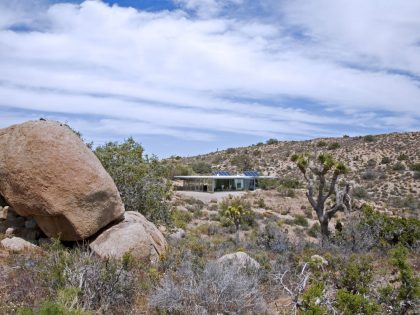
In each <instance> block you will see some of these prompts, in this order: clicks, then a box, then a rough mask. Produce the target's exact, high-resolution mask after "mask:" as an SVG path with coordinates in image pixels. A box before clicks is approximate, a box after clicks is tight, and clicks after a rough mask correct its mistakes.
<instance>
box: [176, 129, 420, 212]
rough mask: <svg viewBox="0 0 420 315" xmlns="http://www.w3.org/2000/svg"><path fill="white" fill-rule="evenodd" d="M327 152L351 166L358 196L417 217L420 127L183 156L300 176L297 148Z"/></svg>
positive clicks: (221, 166) (273, 142) (232, 168)
mask: <svg viewBox="0 0 420 315" xmlns="http://www.w3.org/2000/svg"><path fill="white" fill-rule="evenodd" d="M320 151H328V152H330V153H332V154H333V155H334V156H335V157H336V158H338V159H340V160H342V161H343V162H345V163H346V164H347V165H348V166H349V167H350V173H349V174H348V175H347V178H349V179H350V180H351V181H352V183H353V187H354V190H353V195H354V198H355V199H358V200H363V201H369V202H373V203H375V204H376V206H377V207H378V208H379V209H382V210H390V211H393V210H395V209H397V210H398V213H399V214H404V215H409V216H419V211H418V210H419V207H420V205H419V196H420V195H419V194H420V169H419V162H420V158H419V157H420V132H406V133H391V134H383V135H375V136H371V135H369V136H364V137H347V136H344V137H342V138H318V139H313V140H307V141H276V140H273V139H271V140H269V141H267V143H266V144H263V143H259V144H256V145H252V146H249V147H241V148H230V149H227V150H223V151H218V152H212V153H209V154H205V155H199V156H195V157H189V158H183V159H182V162H183V163H185V164H190V165H193V164H194V163H197V162H205V163H208V164H210V165H211V167H212V169H213V170H229V171H231V172H232V173H235V172H238V173H239V172H241V171H243V170H245V169H255V170H258V171H259V172H260V173H261V174H264V175H275V176H278V177H279V178H297V179H301V176H300V174H299V173H298V170H297V168H296V167H295V166H294V165H293V162H291V161H290V156H291V155H292V154H293V153H297V152H320Z"/></svg>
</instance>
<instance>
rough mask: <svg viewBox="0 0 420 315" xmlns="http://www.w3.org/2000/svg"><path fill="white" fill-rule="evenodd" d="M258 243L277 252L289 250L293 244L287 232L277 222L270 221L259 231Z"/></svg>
mask: <svg viewBox="0 0 420 315" xmlns="http://www.w3.org/2000/svg"><path fill="white" fill-rule="evenodd" d="M257 244H258V245H260V246H263V247H264V248H265V249H268V250H271V251H273V252H275V253H283V252H286V251H288V250H289V249H290V248H291V246H292V244H291V243H290V240H289V237H288V235H287V233H286V232H285V231H284V230H283V229H282V228H281V227H280V226H279V225H278V224H276V223H274V222H270V223H268V224H267V225H266V226H265V227H264V230H262V231H261V232H259V234H258V238H257Z"/></svg>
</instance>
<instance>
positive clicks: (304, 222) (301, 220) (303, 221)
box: [293, 214, 309, 227]
mask: <svg viewBox="0 0 420 315" xmlns="http://www.w3.org/2000/svg"><path fill="white" fill-rule="evenodd" d="M293 222H294V223H295V224H296V225H300V226H304V227H308V226H309V223H308V219H307V218H305V216H303V215H301V214H299V215H296V216H295V219H294V220H293Z"/></svg>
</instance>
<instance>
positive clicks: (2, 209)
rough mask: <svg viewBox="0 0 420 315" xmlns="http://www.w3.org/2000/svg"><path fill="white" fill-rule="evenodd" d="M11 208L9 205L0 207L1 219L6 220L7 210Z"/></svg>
mask: <svg viewBox="0 0 420 315" xmlns="http://www.w3.org/2000/svg"><path fill="white" fill-rule="evenodd" d="M8 210H9V207H7V206H6V207H4V208H3V207H0V220H6V219H7V212H8Z"/></svg>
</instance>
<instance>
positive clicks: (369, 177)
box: [362, 169, 377, 180]
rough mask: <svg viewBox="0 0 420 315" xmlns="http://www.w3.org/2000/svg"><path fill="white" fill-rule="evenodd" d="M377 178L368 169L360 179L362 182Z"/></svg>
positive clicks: (372, 171)
mask: <svg viewBox="0 0 420 315" xmlns="http://www.w3.org/2000/svg"><path fill="white" fill-rule="evenodd" d="M376 177H377V175H376V172H375V171H374V170H371V169H368V170H366V171H365V172H364V173H363V174H362V179H364V180H374V179H375V178H376Z"/></svg>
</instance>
